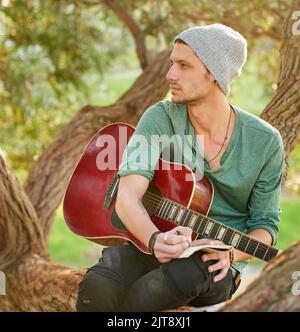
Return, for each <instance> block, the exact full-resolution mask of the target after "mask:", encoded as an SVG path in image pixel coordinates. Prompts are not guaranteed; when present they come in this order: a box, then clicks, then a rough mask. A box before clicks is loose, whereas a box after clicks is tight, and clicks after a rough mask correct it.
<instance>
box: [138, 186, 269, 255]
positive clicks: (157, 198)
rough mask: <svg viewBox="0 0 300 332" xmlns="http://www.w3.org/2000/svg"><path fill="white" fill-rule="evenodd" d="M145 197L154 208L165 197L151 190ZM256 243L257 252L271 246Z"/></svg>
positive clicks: (261, 251)
mask: <svg viewBox="0 0 300 332" xmlns="http://www.w3.org/2000/svg"><path fill="white" fill-rule="evenodd" d="M146 195H148V196H152V197H147V196H146ZM143 199H147V202H148V204H149V203H150V204H151V207H152V208H157V207H158V205H157V203H160V201H161V200H162V199H163V198H161V197H160V196H157V195H155V194H153V193H151V192H147V193H146V194H145V196H144V197H143ZM175 204H178V203H176V202H175ZM204 217H205V216H204ZM207 220H209V219H207ZM242 236H246V237H248V236H247V235H246V234H242ZM248 238H249V240H248V242H249V243H250V241H251V240H252V241H253V240H254V241H257V240H256V239H251V238H250V237H248ZM255 245H256V246H257V248H256V251H255V253H256V252H260V253H264V252H265V251H266V250H268V248H269V247H270V246H268V245H266V244H265V243H262V242H259V241H257V244H256V243H255ZM259 246H260V247H259ZM261 247H262V248H261ZM263 247H265V248H263Z"/></svg>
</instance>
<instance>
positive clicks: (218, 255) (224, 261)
mask: <svg viewBox="0 0 300 332" xmlns="http://www.w3.org/2000/svg"><path fill="white" fill-rule="evenodd" d="M205 244H208V245H221V244H225V243H224V242H222V241H218V240H209V239H200V240H194V241H192V242H191V244H190V246H197V245H205ZM201 258H202V260H203V261H204V262H206V261H210V260H217V261H218V262H216V263H215V264H212V265H210V266H209V267H208V271H209V272H214V271H218V270H220V273H218V274H217V275H216V276H215V277H214V282H218V281H220V280H222V279H223V278H224V277H225V276H226V275H227V272H228V270H229V268H230V256H229V252H228V251H221V250H220V251H216V252H213V253H208V252H206V253H204V254H203V255H202V257H201Z"/></svg>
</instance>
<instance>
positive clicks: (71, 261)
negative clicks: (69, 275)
mask: <svg viewBox="0 0 300 332" xmlns="http://www.w3.org/2000/svg"><path fill="white" fill-rule="evenodd" d="M281 208H282V216H281V223H280V233H279V237H278V243H277V246H276V247H278V248H279V249H281V250H284V249H286V248H287V247H289V246H290V245H291V244H292V243H294V242H295V241H297V240H299V239H300V213H299V211H300V198H296V197H295V198H282V200H281ZM101 250H102V247H101V246H100V245H98V244H96V243H93V242H91V241H88V240H86V239H83V238H81V237H79V236H77V235H75V234H73V233H72V232H71V231H70V230H69V228H68V227H67V225H66V223H65V221H64V217H63V214H62V209H61V208H60V209H59V210H58V212H57V215H56V219H55V221H54V223H53V226H52V231H51V234H50V239H49V252H50V255H51V257H52V258H53V259H54V260H55V261H56V262H58V263H61V264H63V265H65V266H70V267H88V266H91V265H93V264H95V263H96V262H97V260H98V259H99V257H100V255H101ZM252 261H253V263H260V262H261V261H259V260H256V259H253V260H252Z"/></svg>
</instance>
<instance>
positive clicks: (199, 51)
mask: <svg viewBox="0 0 300 332" xmlns="http://www.w3.org/2000/svg"><path fill="white" fill-rule="evenodd" d="M178 39H180V40H182V41H184V42H185V43H186V44H187V45H189V46H190V47H191V48H192V50H193V51H194V52H195V53H196V55H197V56H198V57H199V58H200V60H201V61H202V62H203V64H204V65H205V66H206V67H207V69H208V70H209V71H210V72H211V73H212V75H213V76H214V78H215V79H216V80H217V82H218V84H219V86H220V88H221V89H222V90H223V92H224V93H225V95H226V96H228V95H229V92H230V84H231V82H232V81H233V79H234V78H235V77H237V76H239V75H240V73H241V70H242V67H243V65H244V63H245V61H246V58H247V41H246V39H245V38H244V37H243V36H242V35H241V34H240V33H238V32H237V31H235V30H233V29H232V28H230V27H227V26H226V25H223V24H219V23H218V24H210V25H203V26H196V27H192V28H189V29H187V30H185V31H183V32H181V33H180V34H179V35H178V36H176V38H175V42H176V40H178Z"/></svg>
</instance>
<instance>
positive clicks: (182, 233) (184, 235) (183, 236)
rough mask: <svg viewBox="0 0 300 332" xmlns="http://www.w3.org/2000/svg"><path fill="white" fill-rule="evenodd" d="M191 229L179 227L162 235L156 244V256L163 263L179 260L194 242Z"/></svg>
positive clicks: (158, 237)
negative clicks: (174, 259)
mask: <svg viewBox="0 0 300 332" xmlns="http://www.w3.org/2000/svg"><path fill="white" fill-rule="evenodd" d="M192 232H193V231H192V229H191V228H190V227H183V226H177V227H174V228H173V229H171V230H170V231H168V232H164V233H160V234H159V235H158V236H157V238H156V241H155V244H154V255H155V257H156V258H157V259H158V261H159V262H161V263H167V262H169V261H170V260H172V259H173V258H177V257H178V256H179V255H180V254H181V253H182V252H183V250H184V249H186V248H188V247H189V245H190V243H191V241H192Z"/></svg>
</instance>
